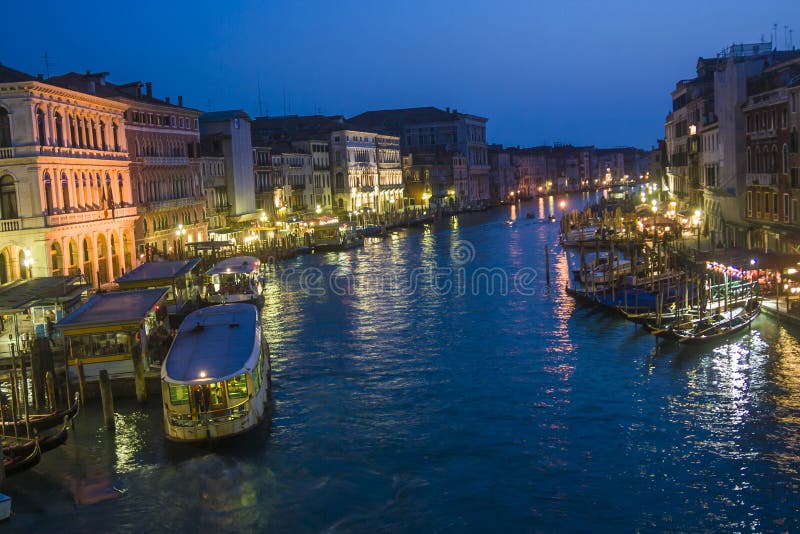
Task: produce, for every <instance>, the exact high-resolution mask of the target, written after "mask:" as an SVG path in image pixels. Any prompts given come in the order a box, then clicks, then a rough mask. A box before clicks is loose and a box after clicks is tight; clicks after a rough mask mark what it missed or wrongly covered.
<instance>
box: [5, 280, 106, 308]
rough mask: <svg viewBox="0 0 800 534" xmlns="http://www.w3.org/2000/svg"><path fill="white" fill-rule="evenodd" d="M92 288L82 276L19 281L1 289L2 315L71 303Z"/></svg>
mask: <svg viewBox="0 0 800 534" xmlns="http://www.w3.org/2000/svg"><path fill="white" fill-rule="evenodd" d="M90 287H91V286H90V285H89V284H87V283H85V281H84V280H83V277H82V276H80V275H70V276H47V277H41V278H29V279H27V280H17V281H15V282H12V283H10V284H7V285H5V286H2V287H0V313H6V314H11V313H21V312H23V311H25V310H27V309H28V308H30V307H31V306H36V305H42V304H57V303H60V302H70V301H72V300H74V299H76V298H78V297H79V296H80V295H81V294H82V293H83V292H85V291H86V290H87V289H89V288H90Z"/></svg>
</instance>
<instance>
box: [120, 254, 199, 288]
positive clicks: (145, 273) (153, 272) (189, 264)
mask: <svg viewBox="0 0 800 534" xmlns="http://www.w3.org/2000/svg"><path fill="white" fill-rule="evenodd" d="M198 263H200V258H192V259H189V260H179V261H153V262H149V263H143V264H141V265H139V266H138V267H136V268H135V269H133V270H132V271H128V272H127V273H125V274H124V275H122V276H120V277H119V278H117V283H118V284H121V285H125V284H126V283H136V282H145V281H159V280H167V281H168V283H169V282H171V281H172V279H174V278H178V277H179V276H184V275H186V274H188V273H190V272H191V271H192V270H193V269H194V268H195V267H196V266H197V264H198Z"/></svg>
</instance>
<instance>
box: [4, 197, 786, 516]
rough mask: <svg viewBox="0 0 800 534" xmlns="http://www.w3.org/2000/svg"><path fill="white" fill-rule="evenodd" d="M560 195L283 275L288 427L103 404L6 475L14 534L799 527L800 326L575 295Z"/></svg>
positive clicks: (278, 311) (280, 270)
mask: <svg viewBox="0 0 800 534" xmlns="http://www.w3.org/2000/svg"><path fill="white" fill-rule="evenodd" d="M592 198H593V197H590V196H582V197H571V198H569V199H568V202H569V208H568V209H572V208H576V207H579V206H580V205H582V204H583V203H585V202H587V201H589V200H591V199H592ZM557 201H558V199H555V200H554V199H543V200H541V201H532V202H526V203H524V204H523V205H522V206H508V207H504V208H498V209H495V210H492V211H489V212H486V213H475V214H465V215H462V216H460V217H459V218H457V219H451V220H446V221H439V222H437V223H435V224H433V225H432V226H430V227H425V228H413V229H408V230H401V231H398V232H396V233H394V234H392V236H391V237H389V238H386V239H383V240H380V241H375V242H370V243H367V245H366V246H365V247H364V248H362V249H356V250H351V251H347V252H341V253H329V254H324V255H310V256H303V257H299V258H297V259H294V260H291V261H289V262H287V263H284V264H281V265H280V266H278V267H277V268H276V269H275V271H274V272H273V273H272V274H271V279H270V281H269V282H268V283H267V284H266V306H265V312H264V315H263V322H264V327H265V332H266V335H267V338H268V340H269V342H270V345H271V349H272V355H273V386H274V400H273V410H272V416H271V418H270V420H269V422H267V423H266V424H264V425H262V426H261V427H260V428H258V429H257V430H256V431H254V432H252V433H250V434H248V435H246V436H243V437H241V438H240V439H237V440H236V441H234V442H231V443H228V444H226V445H224V446H220V447H217V448H214V449H203V448H198V447H186V446H174V445H167V444H165V442H164V440H163V439H162V437H161V429H160V407H159V402H158V400H156V399H151V402H150V403H149V405H148V406H147V407H146V408H140V407H138V406H137V405H136V404H135V403H133V402H123V401H121V400H118V401H117V410H118V414H117V416H116V431H115V432H113V433H112V432H108V431H105V430H104V429H102V424H101V419H102V418H101V414H100V409H99V406H97V405H92V406H88V407H87V408H86V409H85V410H84V411H83V412H82V413H81V414H80V416H79V418H78V419H77V420H76V424H75V426H76V428H75V431H74V433H73V434H72V435H71V436H70V440H69V442H68V443H67V444H66V445H65V446H63V447H62V448H60V449H58V450H56V451H53V452H50V453H48V454H47V455H46V456H45V457H44V459H43V461H42V463H41V464H40V465H39V466H38V467H36V468H35V469H34V470H33V471H31V472H28V473H25V474H22V475H19V476H18V477H15V478H14V479H11V480H9V481H8V482H7V483H6V484H5V486H4V491H6V492H7V493H9V494H11V495H12V496H13V498H14V507H15V511H16V515H15V516H14V518H13V519H12V521H11V523H8V524H7V525H6V526H5V527H4V528H13V529H19V530H26V531H31V530H38V531H55V530H81V531H90V530H91V531H101V532H142V531H161V530H168V529H169V530H174V531H198V530H201V529H202V530H204V531H211V532H214V531H219V530H225V531H237V530H241V531H252V530H259V531H273V532H319V531H334V532H351V531H354V532H372V531H411V532H413V531H425V532H427V531H436V532H462V531H550V532H552V531H620V530H624V531H630V530H673V531H687V530H714V531H733V530H737V531H738V530H755V531H795V530H797V529H799V528H800V509H799V508H800V461H798V458H800V344H799V343H798V331H797V330H792V329H790V328H787V327H784V326H782V325H779V324H777V323H775V322H773V321H771V320H770V319H768V318H766V317H764V316H762V317H760V318H759V319H758V320H757V321H756V323H755V324H754V327H753V329H752V331H750V332H747V333H743V334H741V335H739V336H738V337H736V338H734V339H733V340H730V341H729V342H728V343H724V344H720V345H719V346H705V347H701V348H682V347H677V346H673V345H664V346H661V347H657V346H656V344H655V341H654V338H653V337H652V336H651V335H649V334H647V333H645V332H643V331H642V330H641V329H640V328H637V327H636V326H634V325H633V324H631V323H627V322H625V321H623V320H621V319H620V318H619V317H618V316H616V315H614V314H613V313H609V312H605V311H601V310H597V309H593V308H590V307H585V306H582V305H580V304H576V303H575V302H574V301H573V300H572V299H571V298H569V297H567V296H566V295H565V294H564V291H563V287H564V284H565V283H566V281H567V277H568V272H569V269H568V267H567V264H566V259H565V255H564V254H563V251H561V250H560V249H559V248H558V246H556V245H555V243H556V237H557V233H558V229H557V226H558V224H557V223H551V222H549V221H548V220H547V216H548V215H550V214H555V215H556V216H557V217H559V216H560V213H559V212H560V209H559V208H557V207H556V204H557ZM528 213H530V214H531V215H533V218H527V217H526V215H527V214H528ZM545 244H548V245H550V248H551V253H552V256H551V265H550V271H551V277H552V285H551V286H548V285H546V283H545V278H546V277H545V272H544V269H545V260H544V246H545Z"/></svg>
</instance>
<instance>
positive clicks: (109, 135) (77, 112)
mask: <svg viewBox="0 0 800 534" xmlns="http://www.w3.org/2000/svg"><path fill="white" fill-rule="evenodd" d="M126 108H127V106H126V105H125V104H123V103H119V102H114V101H111V100H107V99H104V98H99V97H97V96H93V95H89V94H85V93H81V92H76V91H72V90H69V89H64V88H62V87H58V86H56V85H52V84H49V83H45V82H43V81H41V80H38V79H36V78H35V77H33V76H30V75H27V74H25V73H23V72H20V71H16V70H14V69H10V68H8V67H4V66H0V130H2V131H0V190H1V191H2V192H1V196H2V203H1V206H0V283H8V282H11V281H13V280H16V279H20V278H28V277H31V276H49V275H58V274H67V273H77V272H80V273H82V274H84V275H85V276H86V278H87V279H88V280H89V281H90V282H91V283H93V284H94V285H99V284H102V283H105V282H109V281H111V280H113V279H114V278H115V277H117V276H119V275H120V274H122V273H123V272H124V271H127V270H129V269H131V268H132V267H133V266H135V262H136V257H135V250H134V224H135V222H136V219H137V215H136V208H135V207H134V204H133V196H132V191H131V185H130V184H131V182H130V171H129V160H128V149H127V142H126V138H125V131H124V127H123V124H124V123H123V114H124V112H125V110H126Z"/></svg>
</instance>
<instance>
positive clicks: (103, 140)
mask: <svg viewBox="0 0 800 534" xmlns="http://www.w3.org/2000/svg"><path fill="white" fill-rule="evenodd" d="M100 150H108V145H106V123H104V122H103V121H100Z"/></svg>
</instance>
